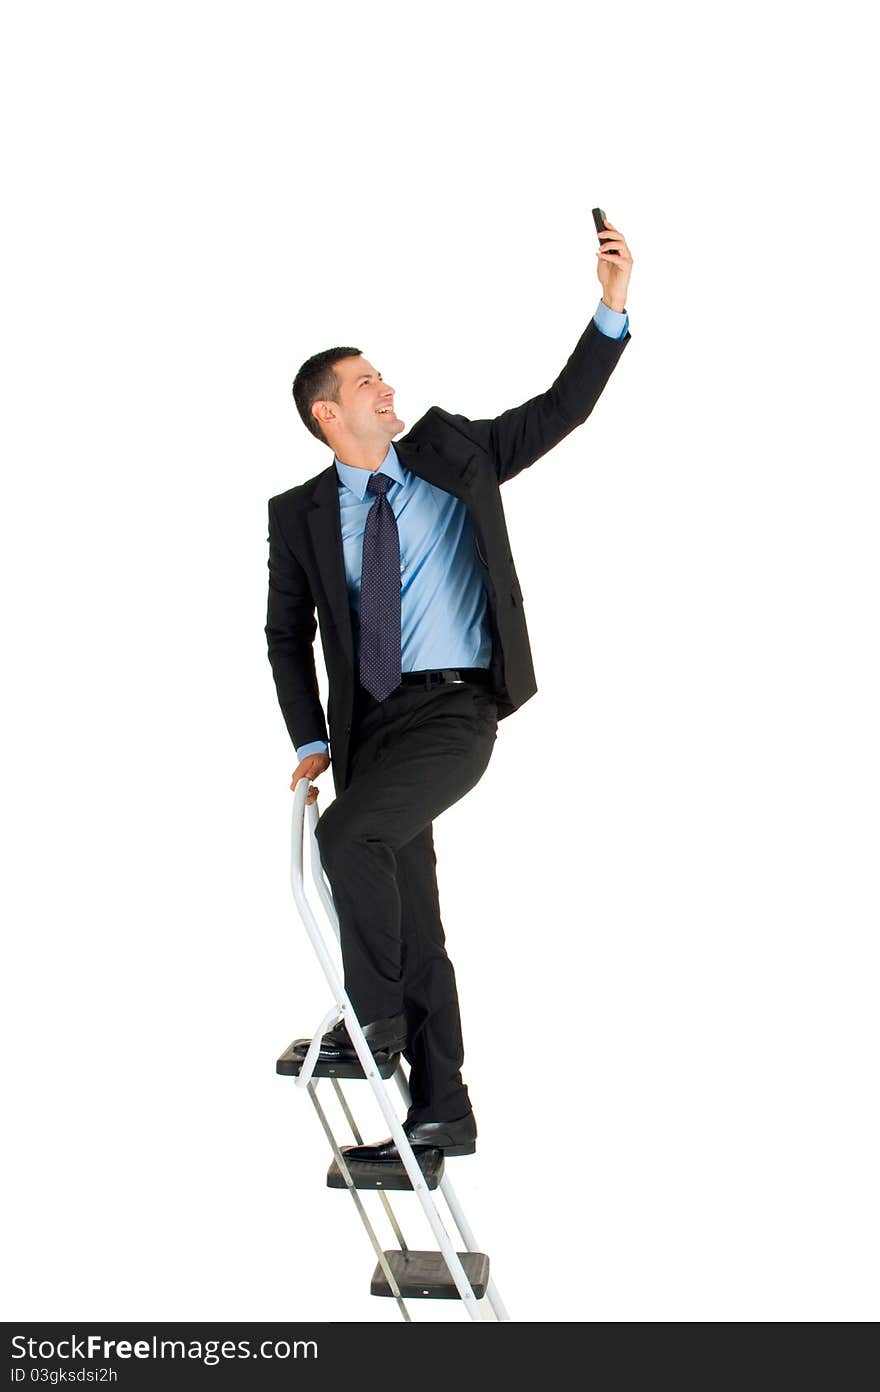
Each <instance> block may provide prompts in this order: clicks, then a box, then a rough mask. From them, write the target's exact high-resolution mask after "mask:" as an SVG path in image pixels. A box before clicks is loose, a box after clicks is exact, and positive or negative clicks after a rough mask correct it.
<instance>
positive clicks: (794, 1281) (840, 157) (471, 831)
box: [0, 0, 880, 1321]
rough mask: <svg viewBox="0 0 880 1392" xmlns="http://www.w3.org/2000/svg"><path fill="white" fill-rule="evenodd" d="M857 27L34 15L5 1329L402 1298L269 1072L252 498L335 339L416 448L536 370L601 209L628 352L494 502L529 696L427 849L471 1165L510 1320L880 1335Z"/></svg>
mask: <svg viewBox="0 0 880 1392" xmlns="http://www.w3.org/2000/svg"><path fill="white" fill-rule="evenodd" d="M868 13H869V10H868V7H866V6H862V5H857V4H838V5H836V6H834V7H833V8H831V9H829V7H827V6H825V5H818V4H807V5H803V4H797V5H796V4H777V5H773V4H770V5H767V4H761V5H757V4H753V3H749V4H738V5H736V6H732V7H729V8H728V9H727V10H720V9H718V8H712V7H709V8H707V7H706V6H703V5H698V4H675V3H673V4H667V5H663V6H647V5H644V6H639V5H635V6H634V5H632V4H629V5H627V6H625V7H623V8H622V10H616V9H615V7H613V6H608V5H606V4H603V5H598V4H594V5H577V6H576V5H574V4H567V3H559V0H555V2H554V0H545V3H543V4H541V5H540V6H538V7H536V6H534V5H521V4H507V3H506V4H500V3H499V4H480V3H467V4H463V3H457V2H456V0H453V3H447V4H446V5H445V6H444V7H443V8H442V9H439V8H437V7H424V6H421V7H420V6H413V5H404V4H402V3H386V4H383V5H381V6H366V5H360V4H358V5H354V4H349V3H344V0H343V2H342V3H340V0H337V2H336V3H334V4H333V5H331V6H324V5H320V6H319V5H317V4H312V5H305V4H294V3H289V4H281V3H274V4H273V3H262V4H260V3H251V4H248V5H247V6H245V5H243V4H242V5H232V4H217V3H212V4H195V3H189V4H187V3H181V2H180V0H176V2H175V3H174V4H157V3H151V4H150V5H132V4H127V5H126V4H123V5H119V4H105V5H98V4H84V5H80V6H75V7H71V6H66V5H60V4H55V5H49V4H45V5H38V4H34V5H29V6H26V7H25V6H19V7H18V9H17V11H15V12H13V14H12V15H11V16H9V15H8V16H7V19H6V21H5V24H4V34H3V36H2V45H0V48H2V53H3V57H2V66H3V71H2V74H0V76H2V81H0V92H2V102H3V108H4V109H3V117H4V130H5V133H6V137H7V140H6V150H5V154H4V169H3V184H4V190H5V195H6V203H7V212H6V215H5V219H4V231H3V235H4V241H5V251H4V254H3V258H2V263H3V275H4V281H5V288H4V295H3V300H4V309H3V319H4V321H5V323H4V330H3V333H4V350H3V364H2V377H3V388H4V390H3V396H4V401H5V405H6V412H5V414H6V424H5V426H4V431H5V433H6V434H7V436H8V439H7V444H6V447H5V448H4V456H5V470H4V487H3V501H4V507H3V512H2V516H3V546H2V562H3V592H4V598H5V600H6V603H7V611H6V615H7V616H6V619H5V623H4V628H5V633H4V640H5V641H4V649H5V653H6V657H7V666H6V672H7V675H6V679H5V681H4V694H5V696H6V698H7V702H8V709H7V714H6V717H5V720H4V722H3V736H4V751H3V772H4V778H3V782H4V792H5V793H6V799H7V801H6V809H7V810H6V818H7V820H6V829H5V835H4V846H5V849H6V850H7V852H8V867H7V870H6V872H5V874H4V880H3V883H4V890H5V891H6V895H7V897H8V904H7V909H6V912H5V915H4V917H5V920H6V971H5V985H4V993H5V1000H4V1004H3V1023H4V1028H5V1031H6V1042H5V1045H4V1059H5V1062H6V1065H7V1076H8V1082H7V1102H6V1115H7V1119H8V1122H9V1127H8V1132H7V1140H6V1143H5V1146H4V1154H3V1162H4V1168H5V1180H4V1193H5V1196H6V1197H7V1199H8V1200H10V1208H11V1213H10V1214H9V1216H8V1218H7V1221H6V1232H7V1237H6V1241H5V1246H6V1249H7V1257H8V1258H11V1260H8V1261H7V1263H6V1266H7V1270H8V1271H9V1273H10V1275H11V1278H12V1281H11V1288H10V1289H9V1290H8V1291H7V1292H6V1295H5V1297H4V1302H3V1308H4V1315H5V1318H7V1319H9V1318H16V1319H23V1318H32V1319H46V1320H48V1319H68V1318H77V1319H83V1318H101V1319H105V1320H110V1319H120V1320H121V1319H144V1320H147V1319H174V1320H183V1319H198V1320H208V1319H211V1320H226V1319H229V1320H232V1319H241V1320H256V1319H266V1320H276V1319H288V1320H290V1319H292V1320H297V1319H307V1318H312V1319H334V1320H353V1321H359V1320H383V1319H388V1320H392V1321H395V1320H398V1319H399V1315H398V1313H397V1310H396V1307H395V1306H394V1303H393V1302H392V1301H382V1300H377V1299H374V1298H371V1297H370V1295H369V1293H368V1292H369V1277H370V1274H371V1272H372V1269H373V1265H374V1258H373V1254H372V1252H371V1250H370V1248H369V1245H368V1243H367V1241H366V1238H365V1236H364V1234H363V1232H362V1230H361V1228H360V1225H359V1222H358V1220H357V1217H356V1215H355V1213H354V1208H353V1205H352V1204H351V1203H350V1201H349V1200H348V1198H347V1197H346V1196H345V1195H344V1194H340V1193H335V1192H332V1191H330V1190H327V1189H326V1188H325V1187H324V1175H325V1171H326V1166H327V1162H328V1153H327V1146H326V1142H325V1140H324V1137H323V1134H322V1133H321V1131H320V1129H319V1126H318V1124H317V1120H316V1118H315V1116H314V1114H313V1112H312V1108H311V1106H310V1104H309V1102H308V1100H307V1098H306V1097H305V1095H304V1094H302V1093H300V1092H299V1091H297V1090H295V1089H294V1087H293V1085H292V1083H291V1082H290V1081H289V1080H286V1079H282V1078H279V1077H277V1076H276V1074H275V1071H274V1070H275V1059H276V1057H277V1055H278V1054H279V1053H280V1052H281V1051H282V1050H283V1049H284V1048H285V1047H286V1045H287V1044H288V1042H289V1041H290V1040H291V1039H292V1038H293V1037H295V1036H296V1035H299V1034H303V1033H311V1032H312V1030H313V1029H314V1027H315V1026H316V1025H317V1023H318V1021H319V1020H320V1018H321V1016H322V1015H323V1012H324V1010H325V1008H326V1006H327V1003H328V999H327V992H326V987H325V985H324V982H323V978H322V977H321V975H320V973H319V969H318V966H317V963H316V962H315V960H314V958H313V956H312V953H311V950H310V948H309V947H308V944H307V942H306V940H305V935H304V931H303V929H302V926H301V924H300V921H299V919H298V918H297V916H296V913H295V909H294V906H293V901H292V898H291V894H290V888H289V881H288V838H289V817H290V809H291V801H292V794H291V793H290V790H289V782H290V774H291V771H292V769H293V767H294V762H295V761H294V759H293V754H292V750H291V748H290V742H289V738H288V736H287V732H286V730H285V728H284V724H283V721H282V718H281V714H280V710H279V708H278V705H277V702H276V697H275V691H274V686H273V684H272V680H271V672H270V668H269V664H268V661H267V658H266V651H265V636H264V633H263V624H264V623H265V604H266V582H267V570H266V559H267V554H268V548H267V545H266V532H267V528H266V500H267V499H268V498H269V496H270V495H272V494H275V493H278V492H281V491H283V490H284V489H285V488H288V487H290V486H291V485H293V484H295V483H297V482H301V481H303V480H305V479H307V478H309V477H311V476H312V475H314V474H316V473H317V472H319V471H320V470H321V469H323V468H325V467H326V465H327V464H328V463H330V461H331V456H330V453H329V451H328V450H327V449H326V447H324V446H321V445H320V444H319V443H318V442H317V441H315V440H314V439H312V438H311V437H310V436H309V435H308V434H307V432H306V431H305V429H304V428H303V426H302V424H301V422H300V420H299V418H298V416H297V414H296V410H295V407H294V405H293V401H292V399H291V395H290V384H291V381H292V379H293V376H294V374H295V372H296V369H297V368H298V366H299V365H300V363H301V362H302V361H303V360H304V359H305V358H306V357H308V356H309V355H311V354H312V353H314V352H317V351H318V350H320V349H322V348H324V347H328V346H330V345H332V344H336V343H340V342H341V343H349V342H351V343H354V344H355V345H357V346H359V347H361V348H362V349H363V351H364V352H365V353H366V355H367V356H368V357H369V358H370V359H371V361H372V362H373V363H374V364H375V365H376V366H377V367H378V369H379V370H380V371H382V372H383V373H384V375H385V377H386V379H387V380H388V381H389V382H391V383H392V384H393V385H394V387H395V389H396V393H397V403H398V408H399V410H400V413H401V415H402V416H403V418H404V420H405V421H406V423H407V425H408V426H409V425H411V424H412V423H413V422H414V421H415V420H416V419H417V418H418V417H419V416H420V415H421V414H422V413H423V412H424V411H425V410H426V409H427V408H428V406H430V405H432V404H434V403H438V404H440V405H443V406H445V407H446V408H447V409H449V410H452V411H457V412H462V413H464V414H466V415H471V416H488V415H494V414H496V413H498V412H500V411H502V410H504V409H505V408H507V407H508V406H512V405H515V404H518V403H519V402H521V401H523V400H525V399H526V398H528V397H530V396H532V395H534V394H535V393H536V392H538V391H541V390H543V389H545V388H546V387H547V386H549V384H550V382H551V381H552V380H553V378H554V377H555V376H556V374H557V373H558V371H559V369H560V368H561V367H562V365H563V363H564V362H565V360H566V358H567V357H568V355H569V353H570V352H571V349H572V348H573V346H574V344H575V343H576V341H577V339H578V338H579V336H580V334H581V332H582V331H583V328H584V326H585V324H586V323H587V321H588V319H589V317H590V316H591V315H592V313H593V311H594V309H595V306H596V304H597V302H598V299H599V295H600V287H599V283H598V280H597V278H596V261H595V256H594V252H595V248H596V237H595V232H594V230H593V225H592V219H591V217H590V208H591V207H592V206H593V205H594V204H601V206H602V207H604V208H605V209H606V211H607V213H608V216H609V217H610V219H611V221H612V222H613V223H615V224H616V225H617V226H618V227H619V228H620V229H621V230H622V231H623V233H624V235H625V236H626V237H627V240H628V242H629V245H630V248H631V250H632V253H633V256H634V260H635V265H634V270H633V275H632V280H631V284H630V291H629V295H628V300H627V307H628V310H629V313H630V327H631V332H632V341H631V343H630V344H629V346H628V347H627V349H626V351H625V353H624V355H623V358H622V359H621V361H620V363H619V365H618V367H617V369H616V371H615V373H614V375H613V377H612V379H611V381H610V383H609V385H608V387H607V389H606V391H605V393H604V394H603V396H602V398H601V400H600V402H599V403H598V406H597V407H596V410H595V412H594V414H593V416H592V417H591V418H590V419H589V420H588V421H587V422H586V424H585V425H584V426H583V427H582V428H581V429H579V430H578V431H576V432H575V433H574V434H573V435H572V436H570V437H569V438H568V439H567V440H566V441H564V442H563V444H561V445H560V446H559V447H558V448H557V449H556V450H555V451H553V452H552V453H551V454H550V455H548V456H545V458H544V459H542V460H540V461H539V462H538V464H537V465H536V466H535V467H534V468H533V469H531V470H530V471H528V472H527V473H525V474H523V475H521V476H520V477H518V478H517V479H515V480H513V481H511V483H510V484H509V485H507V486H506V487H505V490H504V494H503V497H504V502H505V506H506V510H507V518H508V526H509V530H510V535H511V539H512V543H513V550H514V555H515V557H516V561H517V568H518V572H519V576H520V580H521V582H522V586H523V591H524V594H525V608H526V614H527V617H528V621H529V629H530V636H531V642H532V648H533V654H534V662H535V668H536V672H537V677H538V684H539V691H538V694H537V695H536V696H535V697H534V698H533V699H532V700H531V701H529V702H528V704H527V705H526V706H524V707H523V708H522V709H521V710H520V711H519V712H517V713H516V715H515V716H513V717H512V718H510V719H509V720H505V721H504V722H503V723H502V724H501V725H500V727H499V734H498V742H497V745H496V749H495V753H494V755H493V759H492V763H491V764H490V767H489V770H488V771H487V773H486V775H485V777H484V778H483V780H482V782H481V783H480V784H479V786H478V787H477V788H476V789H475V790H474V791H473V792H472V794H471V795H470V796H468V797H467V798H466V799H465V800H463V801H462V802H461V803H460V804H458V805H457V806H456V807H454V808H453V809H451V810H450V811H449V812H448V813H446V814H445V815H444V816H443V817H442V819H440V820H438V823H437V824H436V827H435V836H436V845H437V855H438V874H439V878H440V887H441V902H442V909H443V916H444V922H445V925H446V930H447V935H448V940H449V945H450V953H451V956H452V958H453V961H454V963H455V966H456V970H457V974H458V980H459V988H460V996H461V1006H462V1014H463V1020H464V1031H465V1043H466V1050H467V1059H466V1070H465V1078H466V1081H467V1082H468V1084H469V1087H470V1091H471V1096H472V1099H473V1102H474V1107H475V1111H476V1115H477V1119H478V1124H479V1130H480V1141H479V1148H478V1151H477V1154H476V1155H475V1156H474V1157H472V1158H468V1159H460V1160H452V1161H450V1162H448V1163H449V1166H450V1174H451V1175H452V1177H453V1179H454V1181H455V1184H456V1188H457V1189H458V1191H459V1194H460V1197H461V1198H462V1201H463V1203H464V1205H465V1208H466V1210H467V1211H468V1213H469V1215H470V1217H471V1219H472V1221H473V1224H474V1226H475V1229H476V1232H477V1236H478V1237H479V1239H480V1241H481V1242H482V1243H483V1245H484V1247H485V1249H486V1250H487V1251H488V1252H489V1253H490V1255H491V1258H492V1263H493V1272H494V1274H495V1277H496V1281H497V1283H498V1288H499V1290H500V1292H501V1294H502V1295H503V1297H504V1298H505V1300H506V1302H507V1304H508V1306H509V1309H510V1312H511V1314H512V1315H513V1317H514V1318H516V1319H519V1320H538V1321H549V1320H565V1321H594V1320H614V1321H635V1320H652V1321H685V1320H729V1321H742V1320H867V1319H873V1318H876V1315H877V1300H876V1294H877V1292H876V1285H875V1281H876V1250H877V1241H878V1236H880V1234H878V1212H877V1183H876V1179H877V1159H878V1157H877V1106H876V1103H877V1097H876V1062H877V1054H876V1045H877V1041H876V1011H877V966H878V948H877V865H876V856H877V833H878V791H877V790H878V736H877V710H878V697H880V692H878V664H877V606H876V601H877V593H878V574H877V528H878V517H877V501H878V487H877V479H876V468H877V449H876V438H875V435H874V431H873V426H874V411H873V409H872V407H873V400H874V399H875V396H876V365H877V358H876V345H875V336H876V311H877V298H876V290H877V277H876V244H877V234H878V220H877V208H876V204H875V203H874V201H873V195H874V187H875V177H874V174H873V172H872V171H873V167H874V155H875V153H876V152H875V150H874V149H873V146H872V142H870V141H869V129H868V128H869V124H870V123H876V111H875V110H872V109H871V108H870V106H869V98H868V94H869V91H870V89H871V88H872V86H873V80H874V77H875V74H874V72H873V64H872V62H871V61H870V53H871V49H870V46H869V44H868V42H867V34H866V32H865V28H864V25H865V23H866V22H867V16H868ZM573 634H574V635H575V639H574V641H572V635H573ZM321 679H322V691H326V686H325V684H324V677H323V670H322V673H321ZM319 787H320V788H321V800H320V801H319V806H322V805H326V803H327V801H328V800H329V799H330V798H331V797H332V795H333V793H332V780H331V776H330V774H329V772H328V773H327V774H325V775H324V777H323V779H322V780H321V782H320V783H319ZM372 1106H373V1104H372V1099H367V1100H366V1101H365V1102H364V1104H363V1109H364V1110H365V1120H364V1130H365V1132H366V1134H367V1139H379V1138H380V1137H381V1136H383V1135H385V1134H387V1130H386V1128H385V1126H384V1123H383V1122H382V1120H381V1118H378V1114H377V1113H376V1114H375V1115H374V1114H373V1113H372V1112H371V1108H372ZM369 1197H370V1196H368V1198H369ZM400 1207H401V1212H402V1215H403V1218H404V1220H405V1231H406V1234H407V1237H408V1239H409V1241H410V1244H411V1245H414V1246H420V1245H422V1246H428V1245H433V1242H432V1241H431V1240H430V1239H429V1238H428V1235H427V1229H426V1227H425V1225H424V1223H423V1220H422V1219H421V1215H420V1213H419V1212H418V1207H417V1204H416V1202H415V1200H414V1199H413V1198H412V1197H411V1196H409V1197H406V1196H404V1198H403V1199H402V1200H401V1205H400ZM375 1211H376V1213H377V1214H378V1211H379V1206H378V1200H376V1201H375ZM382 1233H383V1239H384V1240H386V1241H387V1242H388V1243H389V1245H390V1243H391V1238H390V1233H389V1232H388V1230H387V1229H386V1228H384V1227H383V1228H382ZM413 1314H414V1318H416V1319H417V1320H425V1319H428V1320H431V1319H459V1320H460V1319H464V1318H465V1316H464V1314H463V1312H462V1310H461V1308H460V1306H458V1305H457V1304H453V1303H452V1302H450V1303H449V1304H446V1305H442V1306H441V1305H438V1304H436V1303H435V1304H428V1303H427V1302H425V1303H422V1304H421V1305H418V1306H415V1307H414V1309H413Z"/></svg>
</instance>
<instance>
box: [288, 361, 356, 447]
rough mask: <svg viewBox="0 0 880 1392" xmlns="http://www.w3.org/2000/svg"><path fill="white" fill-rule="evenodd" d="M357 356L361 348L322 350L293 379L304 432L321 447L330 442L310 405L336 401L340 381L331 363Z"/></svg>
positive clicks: (294, 392) (305, 363)
mask: <svg viewBox="0 0 880 1392" xmlns="http://www.w3.org/2000/svg"><path fill="white" fill-rule="evenodd" d="M360 353H361V350H360V348H325V349H324V351H323V353H315V355H314V357H311V358H309V359H307V361H306V362H304V363H303V365H302V367H301V368H300V370H299V372H298V373H297V374H296V376H295V377H294V379H293V399H294V401H295V402H296V409H297V410H298V411H299V413H300V416H301V417H302V421H303V424H304V425H305V427H306V429H307V430H309V431H310V432H311V434H312V435H314V437H315V439H316V440H320V441H321V444H322V445H329V443H330V441H329V440H328V439H327V437H326V436H325V434H324V432H323V430H322V429H321V427H320V425H319V424H318V422H317V421H316V420H315V417H314V416H313V415H312V406H313V405H314V403H315V402H316V401H338V400H339V378H338V377H337V376H336V373H335V372H334V371H333V364H334V363H337V362H339V361H340V359H342V358H358V357H360Z"/></svg>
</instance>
